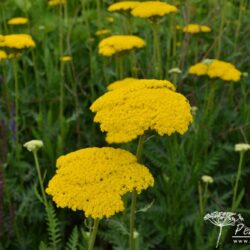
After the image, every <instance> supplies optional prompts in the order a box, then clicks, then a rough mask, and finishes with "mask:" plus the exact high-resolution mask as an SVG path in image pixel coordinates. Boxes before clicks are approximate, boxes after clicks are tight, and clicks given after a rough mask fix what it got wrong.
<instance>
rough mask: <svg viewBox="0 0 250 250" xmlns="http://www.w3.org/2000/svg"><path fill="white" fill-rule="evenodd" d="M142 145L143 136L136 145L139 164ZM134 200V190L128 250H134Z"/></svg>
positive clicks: (134, 192)
mask: <svg viewBox="0 0 250 250" xmlns="http://www.w3.org/2000/svg"><path fill="white" fill-rule="evenodd" d="M143 144H144V135H142V136H140V138H139V142H138V145H137V150H136V158H137V161H138V162H139V163H140V162H141V157H142V151H143ZM136 198H137V192H136V190H135V189H134V190H133V192H132V200H131V210H130V234H129V246H130V248H129V249H130V250H135V239H134V231H135V209H136Z"/></svg>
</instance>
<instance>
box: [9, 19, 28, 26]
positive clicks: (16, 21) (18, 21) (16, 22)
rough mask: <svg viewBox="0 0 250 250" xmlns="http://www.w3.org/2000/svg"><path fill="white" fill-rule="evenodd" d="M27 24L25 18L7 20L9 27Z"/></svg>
mask: <svg viewBox="0 0 250 250" xmlns="http://www.w3.org/2000/svg"><path fill="white" fill-rule="evenodd" d="M28 22H29V19H28V18H26V17H15V18H11V19H10V20H8V24H9V25H23V24H26V23H28Z"/></svg>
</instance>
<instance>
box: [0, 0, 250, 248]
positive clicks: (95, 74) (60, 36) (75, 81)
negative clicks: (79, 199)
mask: <svg viewBox="0 0 250 250" xmlns="http://www.w3.org/2000/svg"><path fill="white" fill-rule="evenodd" d="M67 2H68V5H67V8H62V15H60V8H49V7H48V6H47V1H41V0H34V1H33V0H32V1H31V0H1V1H0V33H1V34H9V33H30V34H31V35H32V37H33V38H34V40H35V42H36V48H34V49H27V50H25V51H22V55H21V57H20V58H19V59H18V61H17V64H18V80H19V91H20V100H19V101H20V115H19V125H20V131H19V132H20V133H19V135H20V141H19V145H16V141H15V136H16V134H15V96H16V93H15V85H14V76H13V68H12V63H11V60H6V61H0V122H1V126H2V124H3V127H4V131H7V132H4V133H2V131H0V145H1V149H0V151H1V152H0V173H3V177H2V179H0V183H3V188H2V186H1V185H0V186H1V187H0V188H2V189H1V191H3V192H4V197H1V195H0V204H3V208H1V206H0V215H2V214H3V217H4V220H3V222H2V221H0V250H2V249H5V250H15V249H18V250H27V249H28V250H29V249H39V250H51V249H57V250H60V249H67V250H73V249H79V250H86V249H87V244H88V241H89V231H90V229H91V227H90V225H89V224H88V225H84V220H85V219H86V218H85V217H84V214H83V213H82V212H79V213H78V212H73V211H69V210H67V209H59V208H58V209H56V208H55V207H54V205H52V202H51V201H50V200H49V199H50V198H49V197H48V200H49V205H48V208H47V209H46V210H45V208H44V206H43V204H42V203H41V198H39V197H40V195H39V192H40V191H39V185H38V179H37V174H36V171H35V167H34V162H33V158H32V155H31V154H30V152H27V151H26V150H25V149H21V148H22V144H23V143H25V142H26V141H28V140H30V139H41V140H43V142H44V148H43V149H42V150H41V151H39V160H40V163H41V172H42V177H43V182H44V186H45V187H46V186H47V184H48V181H49V179H50V178H51V177H52V176H53V175H54V173H55V171H56V167H55V165H56V159H57V158H58V157H59V156H60V155H63V154H66V153H68V152H71V151H74V150H76V149H78V148H84V147H91V146H106V145H107V144H106V142H105V139H104V137H105V135H104V134H103V133H102V132H101V131H100V126H99V125H96V124H94V123H93V114H92V113H91V112H90V110H89V106H90V105H91V103H92V102H93V101H94V100H95V99H96V98H97V97H98V96H100V95H102V94H103V93H104V92H105V91H106V87H107V85H108V84H109V83H111V82H112V81H115V80H118V79H119V77H118V75H117V66H116V63H115V60H114V58H102V57H101V56H100V55H99V54H98V43H99V41H100V40H101V39H102V38H103V37H98V36H96V31H97V30H99V29H102V28H108V29H111V30H112V32H113V34H123V33H127V32H129V30H132V33H133V34H135V35H139V36H141V37H142V38H144V39H145V40H146V42H147V46H146V48H145V49H142V50H140V51H136V52H135V53H134V56H135V59H136V60H135V61H136V63H134V62H133V60H131V57H130V56H125V58H124V76H126V77H131V76H133V77H138V78H152V77H154V76H155V71H154V69H155V67H154V62H153V61H152V53H153V42H152V29H151V28H152V27H151V23H150V22H147V21H148V20H141V19H139V18H131V19H128V18H127V17H125V16H124V15H121V14H119V13H109V12H107V11H106V8H107V7H108V6H109V4H110V3H113V2H116V1H111V0H107V1H104V0H103V1H100V0H97V1H93V0H81V1H79V0H71V1H69V0H68V1H67ZM165 2H168V3H172V4H178V3H179V5H178V8H179V12H178V13H177V14H176V15H173V16H172V15H170V16H167V17H165V18H163V19H161V21H160V39H161V54H162V55H161V56H162V61H163V69H162V70H163V73H164V77H163V78H164V79H168V80H171V81H172V82H174V83H175V84H176V86H177V91H178V92H181V93H183V94H184V95H185V96H186V97H187V99H188V100H189V101H190V103H191V105H192V106H197V107H198V110H197V112H196V115H195V116H194V122H193V124H192V126H191V127H190V129H189V131H188V132H187V133H186V134H184V135H176V134H175V135H172V136H170V137H168V136H163V137H160V136H159V135H156V134H155V133H153V132H152V131H147V133H146V141H145V144H144V149H143V150H144V151H143V157H142V159H143V163H144V164H145V165H146V166H148V168H149V169H150V171H151V172H152V174H153V175H154V177H155V186H154V187H153V188H152V189H150V190H147V191H146V192H142V194H140V195H139V196H138V200H137V212H136V230H137V232H138V237H137V240H136V244H137V250H153V249H157V250H165V249H170V250H179V249H187V250H200V249H204V250H210V249H214V246H215V243H216V238H217V234H218V228H214V227H213V226H212V225H209V224H208V223H204V222H203V219H202V216H203V215H204V214H202V213H201V211H200V201H199V199H200V197H199V191H198V187H199V185H201V187H202V191H203V192H204V190H205V186H204V183H203V182H202V181H201V177H202V176H203V175H210V176H212V177H213V179H214V183H212V184H209V185H208V191H207V194H206V205H205V206H204V213H207V212H213V211H230V209H231V203H232V190H233V186H234V183H235V178H236V171H237V166H238V161H239V155H238V153H236V152H234V148H233V146H234V144H236V143H239V142H248V143H249V142H250V106H249V97H250V88H249V83H250V77H249V76H247V75H246V74H245V76H242V78H241V81H240V82H238V83H226V82H223V81H221V80H215V79H209V78H207V77H196V76H195V77H194V76H190V75H189V74H188V68H189V66H191V65H192V64H194V63H196V62H198V61H201V60H203V59H205V58H215V57H216V54H220V59H221V60H225V61H228V62H231V63H234V64H235V65H236V67H237V68H239V69H240V71H241V72H249V61H250V43H249V42H248V40H249V39H248V38H249V34H250V30H249V15H250V9H249V1H248V0H230V1H225V0H223V1H222V0H221V1H216V0H209V1H203V0H189V1H177V0H171V1H165ZM98 3H100V12H99V11H98V6H97V4H98ZM223 13H224V17H225V20H224V27H222V29H221V23H222V17H223V15H222V14H223ZM16 16H25V17H28V18H29V19H30V23H29V24H28V25H27V26H19V27H18V26H17V27H10V26H8V25H7V21H8V19H10V18H12V17H16ZM111 16H112V17H113V18H114V22H113V23H110V22H109V21H108V20H107V17H111ZM98 20H101V22H100V21H98ZM187 22H190V23H192V22H197V23H202V24H207V25H210V26H211V27H212V32H211V33H207V34H197V35H190V36H189V35H185V34H183V33H182V32H181V31H180V30H178V29H176V26H177V25H180V26H183V25H185V24H187ZM128 23H130V24H128ZM220 32H222V36H221V37H220ZM175 35H176V36H175ZM104 37H105V36H104ZM220 39H221V44H222V46H221V49H219V46H218V43H219V42H218V41H219V40H220ZM62 55H72V57H73V60H72V62H70V63H67V64H64V65H63V66H62V64H61V62H60V57H61V56H62ZM176 67H178V68H180V69H181V71H182V74H179V75H175V74H170V73H168V70H169V69H171V68H176ZM62 85H63V91H64V92H63V93H62V91H61V88H60V87H61V86H62ZM213 85H216V91H215V95H214V99H213V102H211V103H210V104H211V105H210V107H209V108H207V102H208V100H209V93H211V92H210V91H211V87H212V86H213ZM62 100H63V101H62ZM62 106H63V112H61V108H60V107H62ZM0 128H1V127H0ZM2 134H3V135H2ZM113 146H115V147H117V145H113ZM118 146H119V147H123V148H126V149H127V150H130V151H131V152H134V153H135V152H136V146H137V141H136V140H135V141H133V142H131V143H129V144H126V145H118ZM17 148H20V154H19V156H17V154H16V149H17ZM243 165H244V167H243V171H242V175H241V179H240V183H239V192H238V197H237V202H236V203H237V209H236V211H237V212H240V213H242V216H243V217H244V218H245V219H246V221H247V224H249V225H250V222H248V221H249V220H248V218H249V216H250V209H249V204H250V196H249V184H248V183H249V173H250V172H249V171H250V170H249V166H250V158H249V153H248V154H246V155H245V156H244V162H243ZM0 193H1V192H0ZM124 202H125V205H126V210H125V211H124V212H123V213H120V214H118V215H116V216H114V217H113V218H111V219H109V220H107V219H104V220H102V221H101V223H100V229H99V232H98V236H97V242H96V249H97V250H99V249H100V250H104V249H105V250H106V249H114V250H127V249H128V228H129V225H128V221H129V212H130V210H129V205H130V195H127V196H126V197H125V198H124ZM2 210H3V211H2ZM230 240H231V239H230V234H228V235H227V237H225V241H224V244H223V246H221V247H220V249H229V250H231V249H232V250H233V249H235V247H236V246H235V245H233V244H232V243H231V241H230ZM248 248H249V247H248V246H243V245H238V246H237V249H241V250H245V249H248Z"/></svg>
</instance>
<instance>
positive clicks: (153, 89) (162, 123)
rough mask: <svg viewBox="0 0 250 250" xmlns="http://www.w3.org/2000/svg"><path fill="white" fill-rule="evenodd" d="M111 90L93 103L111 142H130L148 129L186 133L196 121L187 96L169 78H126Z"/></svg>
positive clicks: (169, 133) (99, 121)
mask: <svg viewBox="0 0 250 250" xmlns="http://www.w3.org/2000/svg"><path fill="white" fill-rule="evenodd" d="M109 90H110V91H109V92H107V93H106V94H104V95H103V96H101V97H100V98H98V99H97V100H96V101H95V102H94V103H93V104H92V106H91V107H90V109H91V111H93V112H96V115H95V118H94V121H95V122H97V123H100V124H101V130H102V131H103V132H107V137H106V140H107V142H108V143H123V142H129V141H131V140H133V139H135V138H137V137H138V136H140V135H143V134H144V132H145V131H147V130H155V131H156V132H157V133H158V134H160V135H164V134H167V135H171V134H172V133H174V132H178V133H180V134H184V133H185V132H186V131H187V129H188V127H189V125H190V123H191V122H192V115H191V107H190V105H189V103H188V101H187V99H186V98H185V97H184V96H183V95H182V94H180V93H177V92H175V91H174V90H175V87H174V86H173V84H171V83H170V82H168V81H164V80H154V79H151V80H150V79H148V80H145V79H130V80H129V79H125V80H124V81H122V82H116V83H114V84H112V85H110V87H109Z"/></svg>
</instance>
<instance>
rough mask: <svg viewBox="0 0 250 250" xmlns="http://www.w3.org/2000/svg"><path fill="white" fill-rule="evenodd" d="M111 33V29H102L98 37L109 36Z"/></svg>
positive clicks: (97, 32) (98, 32) (97, 33)
mask: <svg viewBox="0 0 250 250" xmlns="http://www.w3.org/2000/svg"><path fill="white" fill-rule="evenodd" d="M109 33H111V30H109V29H102V30H98V31H96V33H95V34H96V35H97V36H102V35H107V34H109Z"/></svg>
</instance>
